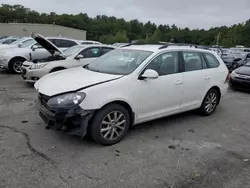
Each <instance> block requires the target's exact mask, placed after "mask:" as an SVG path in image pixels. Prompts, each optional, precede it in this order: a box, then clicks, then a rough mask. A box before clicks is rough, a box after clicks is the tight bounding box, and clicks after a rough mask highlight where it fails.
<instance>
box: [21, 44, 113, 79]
mask: <svg viewBox="0 0 250 188" xmlns="http://www.w3.org/2000/svg"><path fill="white" fill-rule="evenodd" d="M46 47H47V48H48V45H47V46H44V48H46ZM54 47H55V48H56V46H54ZM50 48H51V47H50ZM48 49H49V48H48ZM113 49H115V48H114V47H113V46H108V45H99V44H95V45H94V44H92V45H77V46H73V47H70V48H68V49H66V50H64V51H63V52H61V51H60V50H59V49H58V50H57V52H58V54H57V55H58V56H60V57H61V58H60V59H58V58H57V59H55V61H50V60H49V59H48V61H47V60H44V61H40V62H39V61H38V62H28V61H26V62H24V63H23V65H22V77H23V79H24V80H25V81H26V82H29V83H34V82H36V81H37V80H39V79H40V78H42V77H43V76H44V75H46V74H49V73H51V72H56V71H60V70H64V69H69V68H73V67H80V66H83V65H86V64H89V63H91V62H92V61H94V60H95V59H96V58H98V57H100V56H102V55H103V54H105V53H107V52H109V51H111V50H113Z"/></svg>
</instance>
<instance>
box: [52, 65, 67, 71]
mask: <svg viewBox="0 0 250 188" xmlns="http://www.w3.org/2000/svg"><path fill="white" fill-rule="evenodd" d="M64 69H67V68H66V67H63V66H59V67H54V68H52V69H51V71H50V73H52V72H55V71H57V70H64Z"/></svg>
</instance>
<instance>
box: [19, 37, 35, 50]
mask: <svg viewBox="0 0 250 188" xmlns="http://www.w3.org/2000/svg"><path fill="white" fill-rule="evenodd" d="M35 43H36V41H35V40H34V39H29V40H26V41H24V42H23V43H22V44H21V45H20V48H26V47H29V46H31V45H33V44H35Z"/></svg>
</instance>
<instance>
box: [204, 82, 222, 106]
mask: <svg viewBox="0 0 250 188" xmlns="http://www.w3.org/2000/svg"><path fill="white" fill-rule="evenodd" d="M211 89H215V90H216V91H217V92H218V94H219V100H218V104H219V103H220V98H221V90H220V88H219V87H218V86H212V87H211V88H210V89H209V90H208V91H207V92H206V94H207V93H208V92H209V91H210V90H211ZM206 94H205V96H206Z"/></svg>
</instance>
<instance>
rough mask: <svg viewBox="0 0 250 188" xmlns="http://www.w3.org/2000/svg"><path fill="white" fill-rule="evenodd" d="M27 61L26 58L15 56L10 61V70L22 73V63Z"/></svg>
mask: <svg viewBox="0 0 250 188" xmlns="http://www.w3.org/2000/svg"><path fill="white" fill-rule="evenodd" d="M24 61H25V59H24V58H14V59H12V60H10V62H9V71H10V72H11V73H16V74H20V73H21V72H22V64H23V62H24Z"/></svg>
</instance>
